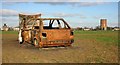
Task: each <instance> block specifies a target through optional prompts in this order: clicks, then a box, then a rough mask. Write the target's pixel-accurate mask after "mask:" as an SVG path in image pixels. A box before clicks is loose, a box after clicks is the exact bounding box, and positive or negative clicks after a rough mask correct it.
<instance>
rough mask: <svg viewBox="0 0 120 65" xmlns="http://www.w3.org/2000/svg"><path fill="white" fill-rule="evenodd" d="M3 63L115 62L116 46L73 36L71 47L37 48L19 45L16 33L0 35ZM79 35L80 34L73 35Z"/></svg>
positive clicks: (116, 56)
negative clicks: (73, 41) (0, 37)
mask: <svg viewBox="0 0 120 65" xmlns="http://www.w3.org/2000/svg"><path fill="white" fill-rule="evenodd" d="M2 36H3V38H2V41H3V43H2V47H3V48H2V54H3V55H2V62H3V63H106V62H107V63H108V62H110V63H117V62H118V52H117V51H118V49H117V46H112V45H109V46H106V45H104V43H101V42H97V41H96V40H95V39H93V40H91V39H84V38H83V39H82V38H76V37H75V43H74V44H73V46H72V47H67V48H63V47H59V48H58V47H51V48H43V49H38V48H35V47H34V46H33V45H30V44H23V45H20V44H19V43H18V41H17V34H3V35H2ZM75 36H78V37H79V36H81V35H77V34H76V35H75Z"/></svg>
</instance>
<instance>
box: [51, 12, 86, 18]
mask: <svg viewBox="0 0 120 65" xmlns="http://www.w3.org/2000/svg"><path fill="white" fill-rule="evenodd" d="M51 16H55V17H80V18H86V16H84V15H82V14H79V13H63V12H59V13H51Z"/></svg>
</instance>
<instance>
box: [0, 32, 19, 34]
mask: <svg viewBox="0 0 120 65" xmlns="http://www.w3.org/2000/svg"><path fill="white" fill-rule="evenodd" d="M0 34H18V31H0Z"/></svg>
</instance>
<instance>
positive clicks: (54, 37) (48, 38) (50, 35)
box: [19, 14, 74, 48]
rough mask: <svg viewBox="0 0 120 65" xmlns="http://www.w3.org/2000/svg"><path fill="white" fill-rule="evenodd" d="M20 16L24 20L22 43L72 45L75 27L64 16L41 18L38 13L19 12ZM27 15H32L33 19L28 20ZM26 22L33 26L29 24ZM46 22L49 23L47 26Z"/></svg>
mask: <svg viewBox="0 0 120 65" xmlns="http://www.w3.org/2000/svg"><path fill="white" fill-rule="evenodd" d="M30 16H31V17H30ZM32 16H33V17H32ZM39 16H40V15H39ZM19 17H20V18H21V20H22V21H21V23H20V31H19V42H20V44H22V43H23V42H28V43H31V44H33V45H35V47H41V48H42V47H50V46H65V47H66V46H71V44H72V43H73V42H74V35H73V29H72V28H71V27H70V26H69V25H68V24H67V23H66V21H65V20H64V19H63V18H39V17H38V15H23V14H19ZM25 17H30V18H29V19H30V20H31V21H28V20H26V18H25ZM26 22H28V23H29V24H30V25H31V26H29V25H27V24H26ZM30 22H31V23H30ZM45 22H46V23H45ZM44 24H47V26H45V25H44ZM20 38H21V39H22V40H20Z"/></svg>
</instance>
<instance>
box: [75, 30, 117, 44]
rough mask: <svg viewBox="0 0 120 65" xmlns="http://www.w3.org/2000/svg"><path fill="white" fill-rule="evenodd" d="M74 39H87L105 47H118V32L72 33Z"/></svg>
mask: <svg viewBox="0 0 120 65" xmlns="http://www.w3.org/2000/svg"><path fill="white" fill-rule="evenodd" d="M74 34H75V39H89V40H95V41H97V42H101V43H105V44H106V45H118V31H74Z"/></svg>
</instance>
